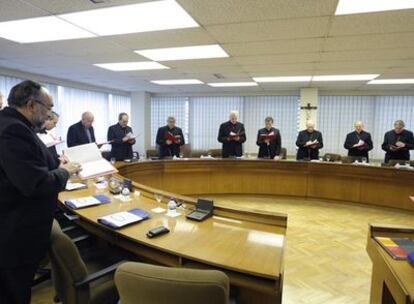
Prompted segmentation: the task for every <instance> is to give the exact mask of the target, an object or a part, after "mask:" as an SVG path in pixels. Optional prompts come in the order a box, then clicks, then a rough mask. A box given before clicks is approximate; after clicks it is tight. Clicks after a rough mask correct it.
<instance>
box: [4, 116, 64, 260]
mask: <svg viewBox="0 0 414 304" xmlns="http://www.w3.org/2000/svg"><path fill="white" fill-rule="evenodd" d="M58 166H59V164H58V162H57V161H56V159H54V158H53V157H52V155H51V154H50V153H49V151H48V150H47V148H46V146H45V145H44V144H43V143H42V142H41V141H40V139H39V138H38V137H37V135H36V133H35V132H34V130H33V128H32V127H31V124H30V122H29V121H28V120H27V119H26V118H25V117H24V116H23V115H21V114H20V113H19V112H18V111H16V110H15V109H13V108H6V109H4V110H3V111H1V112H0V194H1V195H0V248H1V249H0V268H9V267H10V268H12V267H16V266H22V265H26V264H35V263H37V262H39V260H40V259H41V258H43V257H44V255H45V254H46V251H47V247H48V244H49V237H50V230H51V226H52V220H53V215H54V210H55V208H56V201H57V195H58V193H59V192H60V191H62V190H63V189H64V188H65V185H66V182H67V180H68V178H69V173H68V172H67V171H66V170H64V169H61V168H58Z"/></svg>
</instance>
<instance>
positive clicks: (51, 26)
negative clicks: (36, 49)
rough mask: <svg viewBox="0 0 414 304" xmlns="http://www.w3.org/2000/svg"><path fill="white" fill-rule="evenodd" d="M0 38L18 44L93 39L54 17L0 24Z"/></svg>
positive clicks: (91, 35) (90, 35) (92, 35)
mask: <svg viewBox="0 0 414 304" xmlns="http://www.w3.org/2000/svg"><path fill="white" fill-rule="evenodd" d="M0 37H2V38H4V39H8V40H12V41H15V42H19V43H32V42H44V41H54V40H66V39H78V38H89V37H95V35H94V34H92V33H89V32H87V31H85V30H83V29H81V28H79V27H76V26H74V25H72V24H70V23H68V22H66V21H64V20H61V19H59V18H56V17H54V16H47V17H39V18H30V19H22V20H15V21H6V22H0Z"/></svg>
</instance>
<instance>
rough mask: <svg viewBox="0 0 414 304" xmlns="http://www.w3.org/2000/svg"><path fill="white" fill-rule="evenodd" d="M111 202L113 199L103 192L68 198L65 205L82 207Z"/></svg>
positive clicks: (73, 207) (74, 207)
mask: <svg viewBox="0 0 414 304" xmlns="http://www.w3.org/2000/svg"><path fill="white" fill-rule="evenodd" d="M110 202H111V199H110V198H109V197H108V196H106V195H103V194H98V195H94V196H87V197H80V198H74V199H68V200H66V201H65V203H64V204H65V205H66V206H68V207H69V208H71V209H81V208H86V207H90V206H96V205H101V204H108V203H110Z"/></svg>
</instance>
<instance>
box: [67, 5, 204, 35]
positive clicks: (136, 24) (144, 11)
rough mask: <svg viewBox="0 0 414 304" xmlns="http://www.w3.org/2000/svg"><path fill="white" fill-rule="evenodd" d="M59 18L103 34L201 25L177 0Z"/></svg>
mask: <svg viewBox="0 0 414 304" xmlns="http://www.w3.org/2000/svg"><path fill="white" fill-rule="evenodd" d="M59 17H60V18H62V19H65V20H67V21H69V22H71V23H73V24H75V25H77V26H79V27H81V28H84V29H86V30H88V31H91V32H93V33H95V34H97V35H100V36H107V35H119V34H128V33H140V32H150V31H161V30H170V29H180V28H190V27H198V26H199V25H198V24H197V22H195V21H194V19H193V18H192V17H191V16H190V15H189V14H188V13H187V12H186V11H185V10H184V9H183V8H182V7H181V6H180V5H179V4H178V3H177V2H175V1H174V0H164V1H153V2H145V3H138V4H132V5H122V6H114V7H108V8H101V9H95V10H90V11H83V12H77V13H70V14H63V15H59Z"/></svg>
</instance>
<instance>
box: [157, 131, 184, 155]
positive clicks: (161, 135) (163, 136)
mask: <svg viewBox="0 0 414 304" xmlns="http://www.w3.org/2000/svg"><path fill="white" fill-rule="evenodd" d="M168 132H170V133H171V134H172V135H174V136H176V135H179V136H180V137H181V141H180V143H179V144H174V143H173V144H171V145H167V133H168ZM156 144H157V146H158V149H159V153H160V158H164V157H173V156H176V157H180V146H182V145H185V139H184V135H183V131H182V130H181V129H180V128H178V127H174V128H172V129H170V128H169V127H168V126H164V127H161V128H159V129H158V132H157V139H156Z"/></svg>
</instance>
